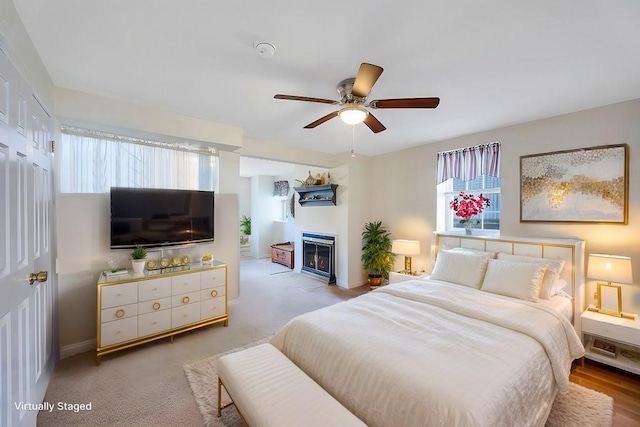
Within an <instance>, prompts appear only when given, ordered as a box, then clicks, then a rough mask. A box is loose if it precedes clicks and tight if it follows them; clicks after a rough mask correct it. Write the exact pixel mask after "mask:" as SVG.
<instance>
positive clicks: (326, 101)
mask: <svg viewBox="0 0 640 427" xmlns="http://www.w3.org/2000/svg"><path fill="white" fill-rule="evenodd" d="M274 98H275V99H287V100H289V101H306V102H319V103H321V104H337V103H338V101H333V100H331V99H323V98H310V97H308V96H295V95H282V94H277V95H275V96H274Z"/></svg>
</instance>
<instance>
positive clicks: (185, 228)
mask: <svg viewBox="0 0 640 427" xmlns="http://www.w3.org/2000/svg"><path fill="white" fill-rule="evenodd" d="M213 208H214V192H213V191H198V190H167V189H155V188H123V187H112V188H111V249H120V248H133V247H136V246H145V247H162V246H176V245H182V244H187V243H200V242H212V241H213V239H214V227H213V220H214V213H213Z"/></svg>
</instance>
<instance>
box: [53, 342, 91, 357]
mask: <svg viewBox="0 0 640 427" xmlns="http://www.w3.org/2000/svg"><path fill="white" fill-rule="evenodd" d="M95 350H96V340H95V339H91V340H87V341H81V342H77V343H73V344H69V345H65V346H62V347H60V359H61V360H62V359H65V358H67V357H71V356H73V355H76V354H80V353H84V352H85V351H95Z"/></svg>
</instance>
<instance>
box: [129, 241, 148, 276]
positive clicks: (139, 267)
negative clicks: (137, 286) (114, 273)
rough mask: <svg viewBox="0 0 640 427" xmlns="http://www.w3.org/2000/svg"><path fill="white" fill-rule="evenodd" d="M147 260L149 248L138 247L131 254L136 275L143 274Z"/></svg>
mask: <svg viewBox="0 0 640 427" xmlns="http://www.w3.org/2000/svg"><path fill="white" fill-rule="evenodd" d="M146 258H147V248H145V247H142V246H136V248H135V249H134V250H133V251H132V252H131V267H132V268H133V273H134V274H141V273H142V272H143V271H144V263H145V260H146Z"/></svg>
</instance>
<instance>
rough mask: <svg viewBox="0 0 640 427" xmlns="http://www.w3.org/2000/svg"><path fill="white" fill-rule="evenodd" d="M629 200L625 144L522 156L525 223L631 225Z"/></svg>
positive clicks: (523, 215) (522, 216) (627, 153)
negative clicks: (629, 222) (628, 223)
mask: <svg viewBox="0 0 640 427" xmlns="http://www.w3.org/2000/svg"><path fill="white" fill-rule="evenodd" d="M628 201H629V147H628V145H627V144H618V145H605V146H599V147H589V148H580V149H576V150H566V151H555V152H552V153H543V154H531V155H527V156H521V157H520V221H521V222H585V223H616V224H627V222H628V210H629V206H628Z"/></svg>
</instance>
